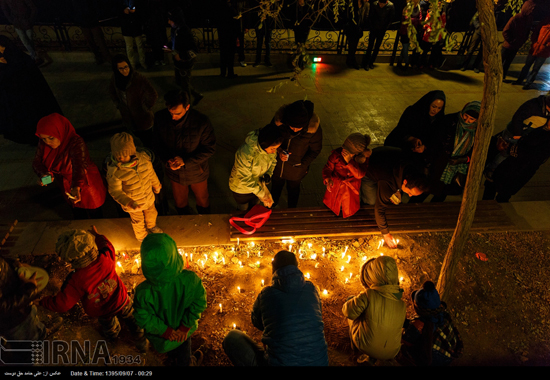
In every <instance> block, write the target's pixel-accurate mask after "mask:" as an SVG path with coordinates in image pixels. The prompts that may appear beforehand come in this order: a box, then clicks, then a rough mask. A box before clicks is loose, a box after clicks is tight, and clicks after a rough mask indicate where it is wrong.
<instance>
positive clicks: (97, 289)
mask: <svg viewBox="0 0 550 380" xmlns="http://www.w3.org/2000/svg"><path fill="white" fill-rule="evenodd" d="M95 243H96V245H97V249H98V251H99V255H98V257H97V259H96V260H94V261H93V262H92V263H91V264H89V265H87V266H85V267H84V268H78V269H75V270H74V271H72V272H71V273H70V274H69V275H68V276H67V278H66V279H65V281H64V282H63V285H62V286H61V290H60V291H59V293H57V294H56V295H55V296H49V297H45V298H42V299H41V300H40V306H42V307H45V308H46V309H48V310H51V311H55V312H57V313H65V312H67V311H69V310H70V309H71V308H72V307H73V306H74V305H76V303H77V302H78V301H81V303H82V307H83V308H84V311H85V312H86V314H88V315H89V316H90V317H92V318H98V317H109V316H114V315H115V314H116V313H117V312H119V311H120V310H122V308H123V307H124V306H125V305H126V303H127V302H128V292H127V290H126V287H125V286H124V283H123V282H122V280H121V279H120V277H119V276H118V274H117V272H116V269H115V267H116V263H115V261H116V257H115V248H114V247H113V245H112V244H111V242H110V241H109V240H108V239H107V238H106V237H105V236H104V235H97V236H96V238H95Z"/></svg>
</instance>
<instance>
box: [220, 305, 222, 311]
mask: <svg viewBox="0 0 550 380" xmlns="http://www.w3.org/2000/svg"><path fill="white" fill-rule="evenodd" d="M221 312H222V304H221V303H220V313H221Z"/></svg>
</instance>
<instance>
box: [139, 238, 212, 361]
mask: <svg viewBox="0 0 550 380" xmlns="http://www.w3.org/2000/svg"><path fill="white" fill-rule="evenodd" d="M141 268H142V270H143V275H144V276H145V278H146V280H145V281H144V282H142V283H141V284H139V285H138V286H137V288H136V294H135V298H134V317H135V318H136V322H137V324H138V325H139V326H140V327H142V328H143V329H145V334H146V336H147V338H148V339H149V341H150V342H151V344H152V345H153V347H154V348H155V350H157V351H158V352H159V353H165V352H168V351H172V350H173V349H175V348H177V347H179V346H180V345H181V344H182V343H180V342H176V341H170V340H167V339H164V338H163V337H162V335H163V334H164V333H165V332H166V331H167V330H168V329H174V330H177V329H178V328H180V327H182V326H183V327H182V328H183V329H185V330H186V329H187V328H188V329H189V330H188V334H187V337H188V338H189V337H190V336H191V334H192V333H193V332H194V331H195V330H196V329H197V327H198V320H199V319H200V317H201V313H202V312H203V311H204V310H206V290H205V289H204V286H203V285H202V281H201V279H200V278H199V277H198V276H197V275H196V274H195V273H194V272H192V271H189V270H185V269H183V259H182V257H181V256H180V255H179V254H178V251H177V247H176V243H175V242H174V240H173V239H172V238H171V237H170V236H168V235H166V234H149V235H147V237H146V238H145V239H144V240H143V243H142V244H141Z"/></svg>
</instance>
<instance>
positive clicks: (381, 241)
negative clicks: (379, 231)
mask: <svg viewBox="0 0 550 380" xmlns="http://www.w3.org/2000/svg"><path fill="white" fill-rule="evenodd" d="M382 244H384V239H382V240H380V242H379V243H378V248H377V249H380V247H381V246H382Z"/></svg>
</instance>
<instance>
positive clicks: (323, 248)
mask: <svg viewBox="0 0 550 380" xmlns="http://www.w3.org/2000/svg"><path fill="white" fill-rule="evenodd" d="M323 257H325V247H323Z"/></svg>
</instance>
